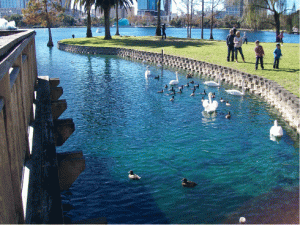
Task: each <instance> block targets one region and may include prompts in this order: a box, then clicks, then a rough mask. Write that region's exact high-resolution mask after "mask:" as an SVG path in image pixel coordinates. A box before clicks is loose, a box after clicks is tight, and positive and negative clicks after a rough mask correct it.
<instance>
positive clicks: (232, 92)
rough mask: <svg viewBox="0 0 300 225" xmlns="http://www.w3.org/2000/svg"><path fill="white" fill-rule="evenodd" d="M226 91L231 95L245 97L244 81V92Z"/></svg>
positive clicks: (243, 84)
mask: <svg viewBox="0 0 300 225" xmlns="http://www.w3.org/2000/svg"><path fill="white" fill-rule="evenodd" d="M225 91H226V92H227V93H228V94H230V95H238V96H242V95H245V82H244V81H242V92H240V91H238V90H225Z"/></svg>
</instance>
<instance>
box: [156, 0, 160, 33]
mask: <svg viewBox="0 0 300 225" xmlns="http://www.w3.org/2000/svg"><path fill="white" fill-rule="evenodd" d="M160 5H161V0H158V1H157V25H156V31H155V35H156V36H161V25H160Z"/></svg>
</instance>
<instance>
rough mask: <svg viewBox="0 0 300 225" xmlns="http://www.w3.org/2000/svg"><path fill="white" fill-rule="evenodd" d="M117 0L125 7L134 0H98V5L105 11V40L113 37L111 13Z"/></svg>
mask: <svg viewBox="0 0 300 225" xmlns="http://www.w3.org/2000/svg"><path fill="white" fill-rule="evenodd" d="M116 1H118V4H119V5H120V6H123V7H124V8H125V9H127V8H128V7H129V6H130V5H132V4H133V0H96V7H100V9H101V10H103V12H104V23H105V24H104V29H105V36H104V39H105V40H109V39H111V35H110V21H109V15H110V9H111V7H112V6H114V5H115V4H116Z"/></svg>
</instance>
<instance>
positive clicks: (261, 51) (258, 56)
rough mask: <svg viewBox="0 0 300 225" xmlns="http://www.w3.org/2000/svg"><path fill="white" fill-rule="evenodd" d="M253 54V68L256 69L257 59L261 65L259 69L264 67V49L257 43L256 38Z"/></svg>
mask: <svg viewBox="0 0 300 225" xmlns="http://www.w3.org/2000/svg"><path fill="white" fill-rule="evenodd" d="M255 45H256V47H255V49H254V51H255V54H256V62H255V70H257V67H258V61H259V60H260V65H261V69H262V70H263V69H264V64H263V56H264V55H265V52H264V49H263V47H262V46H261V45H259V41H258V40H256V41H255Z"/></svg>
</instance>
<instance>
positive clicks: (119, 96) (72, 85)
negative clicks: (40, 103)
mask: <svg viewBox="0 0 300 225" xmlns="http://www.w3.org/2000/svg"><path fill="white" fill-rule="evenodd" d="M78 30H80V29H78V28H77V29H76V31H78ZM52 31H53V38H54V41H55V42H56V41H58V40H60V39H64V38H68V37H69V36H70V35H69V34H70V32H69V31H71V30H69V29H53V30H52ZM83 32H84V30H82V31H80V34H81V33H83ZM94 34H95V33H94ZM78 36H79V31H78V33H76V37H78ZM83 36H84V35H83ZM47 38H48V33H47V30H46V29H40V30H37V36H36V48H37V49H36V51H37V63H38V72H39V75H40V76H41V75H49V76H50V77H59V78H60V80H61V83H60V85H61V86H62V87H63V89H64V94H63V96H62V98H64V99H66V100H67V102H68V109H67V110H66V111H65V112H64V113H63V115H62V116H61V118H73V120H74V123H75V126H76V130H75V132H74V133H73V134H72V136H71V137H70V138H69V139H68V140H67V142H66V143H65V144H64V145H63V146H62V147H58V148H57V150H58V152H64V151H83V153H84V156H85V158H86V170H85V171H84V172H83V173H82V174H81V175H80V176H79V178H78V179H77V180H76V181H75V183H74V184H73V185H72V187H71V188H70V189H69V190H68V191H65V192H63V193H62V198H63V204H64V206H67V207H65V210H64V215H65V216H66V218H69V222H73V223H75V222H76V221H80V220H84V219H91V218H97V217H105V218H106V219H107V222H108V223H126V224H129V223H130V224H131V223H135V224H138V223H151V224H154V223H188V224H191V223H193V224H195V223H197V224H198V223H224V222H226V221H227V222H228V221H229V223H237V222H238V219H239V217H240V216H245V217H246V218H247V222H249V223H251V221H252V222H253V223H254V222H257V221H258V220H257V219H258V218H259V221H268V219H270V218H271V219H275V220H276V218H278V219H279V217H280V218H281V217H282V216H281V214H280V213H279V212H283V213H284V214H285V212H289V214H287V215H290V214H292V213H294V212H295V210H296V212H297V214H298V210H299V193H298V190H299V136H297V135H296V134H295V132H294V131H293V130H292V129H291V128H290V127H289V126H288V125H286V123H285V122H284V121H283V120H282V119H281V117H280V114H279V113H278V112H277V111H276V110H274V109H273V108H272V107H271V106H270V105H268V104H267V103H265V102H262V101H261V100H260V99H259V98H258V97H256V96H254V95H248V94H247V95H245V96H243V97H237V96H231V95H228V94H227V93H226V92H225V89H230V88H232V87H231V86H229V85H225V84H223V85H222V87H221V88H220V89H216V88H208V87H205V86H204V85H203V82H204V81H205V78H204V77H195V78H194V79H193V80H194V81H195V83H197V84H199V86H200V88H199V89H197V90H196V93H197V94H196V96H194V97H191V96H190V94H191V93H192V90H191V89H190V88H191V87H189V88H184V89H183V93H182V94H176V96H175V101H174V102H171V101H169V100H170V98H171V96H169V95H166V93H168V92H169V91H166V89H164V90H165V92H164V93H157V91H159V90H161V89H163V87H164V85H165V84H167V83H169V81H170V80H173V79H175V70H173V69H170V68H169V69H168V68H166V69H164V70H163V72H162V71H161V69H160V68H159V67H157V66H155V65H150V67H149V69H150V71H151V73H152V74H153V76H154V75H160V76H161V79H159V80H156V79H154V77H153V76H152V77H150V78H148V79H146V78H145V75H144V73H145V68H146V65H145V64H142V63H139V62H134V61H128V60H125V59H122V58H118V57H116V56H98V55H79V54H72V53H68V52H63V51H60V50H58V49H57V48H52V49H51V48H47V47H46V43H47ZM185 75H186V72H185V71H179V82H180V84H186V83H187V82H188V79H186V77H185ZM204 89H205V90H206V91H207V92H215V94H216V100H217V101H218V102H219V107H218V109H217V113H216V114H213V115H207V114H205V113H203V107H202V103H201V98H202V95H200V94H199V93H200V92H203V90H204ZM220 97H223V98H224V99H226V100H228V101H229V102H230V103H231V106H230V107H228V106H226V105H225V104H224V103H221V102H220V101H219V99H220ZM205 98H207V96H206V97H205ZM228 111H230V112H231V114H232V118H231V119H230V120H227V119H225V115H226V114H227V112H228ZM275 119H277V120H278V121H279V124H280V125H281V126H283V129H284V136H283V137H282V138H281V140H280V141H278V142H274V141H271V140H270V137H269V130H270V128H271V126H272V125H273V121H274V120H275ZM129 170H133V171H134V172H135V173H137V174H138V175H140V176H141V177H142V178H141V180H139V181H132V180H129V179H128V171H129ZM184 177H186V178H187V179H188V180H192V181H194V182H197V183H198V185H197V186H196V187H195V188H192V189H188V188H183V187H182V186H181V179H182V178H184ZM283 196H284V198H283ZM297 196H298V197H297ZM275 200H277V201H275ZM262 202H263V204H262ZM278 202H279V204H278ZM275 203H276V204H275ZM283 206H286V207H283ZM283 208H284V209H283ZM270 209H272V210H274V212H273V211H270ZM270 213H271V215H270ZM287 217H288V218H287V220H286V221H289V220H288V219H291V218H290V217H291V216H287ZM66 221H68V220H66ZM277 221H278V220H277ZM287 223H288V222H287Z"/></svg>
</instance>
